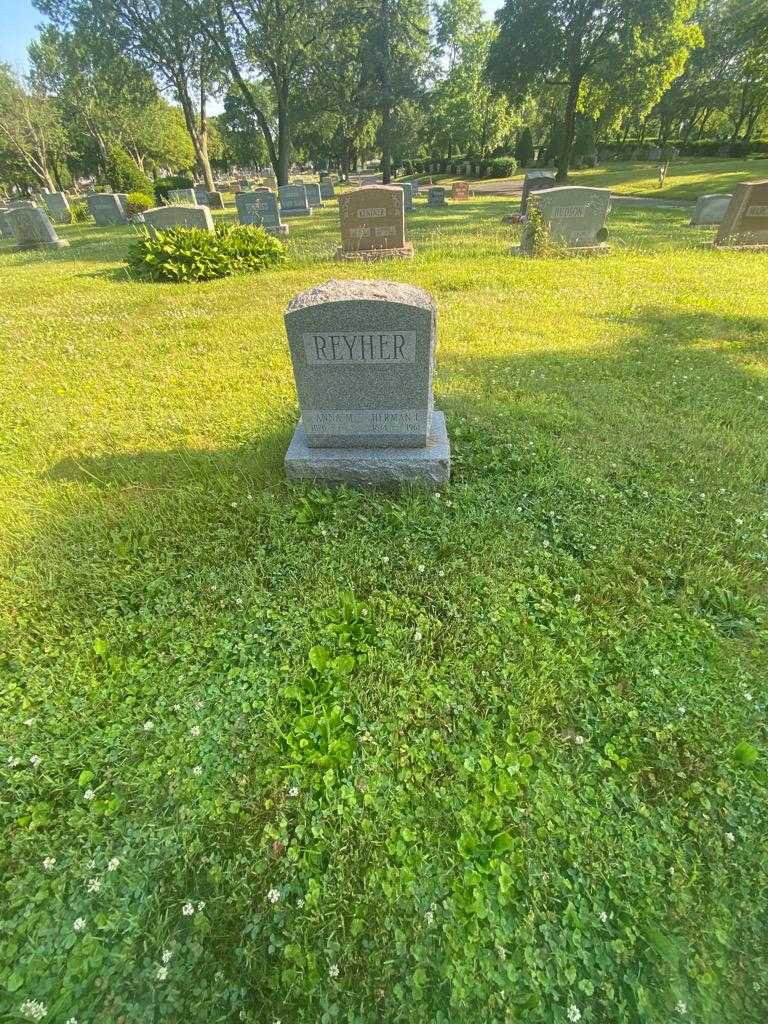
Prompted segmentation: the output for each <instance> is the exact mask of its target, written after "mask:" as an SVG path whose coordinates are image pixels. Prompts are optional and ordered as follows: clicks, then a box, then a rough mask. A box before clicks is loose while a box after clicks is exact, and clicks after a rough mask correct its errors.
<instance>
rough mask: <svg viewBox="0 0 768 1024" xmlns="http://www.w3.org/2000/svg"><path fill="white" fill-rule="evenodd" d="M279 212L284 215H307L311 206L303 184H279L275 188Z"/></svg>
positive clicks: (310, 211)
mask: <svg viewBox="0 0 768 1024" xmlns="http://www.w3.org/2000/svg"><path fill="white" fill-rule="evenodd" d="M277 194H278V196H279V198H280V213H281V214H282V215H283V216H284V217H309V215H310V214H311V213H312V208H311V207H310V205H309V200H308V199H307V190H306V188H305V187H304V185H281V186H280V188H279V189H278V190H277Z"/></svg>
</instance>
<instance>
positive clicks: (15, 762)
mask: <svg viewBox="0 0 768 1024" xmlns="http://www.w3.org/2000/svg"><path fill="white" fill-rule="evenodd" d="M20 764H21V758H20V757H13V756H11V757H9V758H8V767H9V768H18V767H19V765H20Z"/></svg>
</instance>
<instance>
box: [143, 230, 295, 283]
mask: <svg viewBox="0 0 768 1024" xmlns="http://www.w3.org/2000/svg"><path fill="white" fill-rule="evenodd" d="M286 258H287V257H286V252H285V246H284V245H283V244H282V242H280V241H278V239H276V238H273V237H272V235H268V234H267V232H266V231H265V230H264V229H263V228H261V227H256V226H254V225H246V224H239V225H232V224H220V225H218V224H217V225H216V228H215V230H214V231H213V232H211V231H204V230H203V229H202V228H169V229H167V230H165V231H158V230H155V231H154V232H152V233H151V234H150V233H149V232H148V231H144V232H143V233H142V234H141V235H140V236H139V238H138V239H137V241H136V243H135V244H134V245H133V247H132V249H131V251H130V254H129V257H128V263H129V266H130V267H131V268H132V269H133V270H134V271H135V272H136V273H137V274H138V275H139V277H141V278H144V279H145V280H149V281H173V282H176V283H181V282H187V281H213V280H215V279H216V278H220V277H232V276H233V275H234V274H248V273H255V272H257V271H259V270H266V269H267V268H269V267H274V266H278V265H279V264H281V263H284V262H285V261H286Z"/></svg>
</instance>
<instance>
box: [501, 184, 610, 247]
mask: <svg viewBox="0 0 768 1024" xmlns="http://www.w3.org/2000/svg"><path fill="white" fill-rule="evenodd" d="M536 205H537V207H538V210H539V213H540V214H541V218H542V220H543V222H544V224H545V225H546V228H547V233H548V236H549V238H550V239H551V240H552V241H553V242H555V243H556V244H560V245H565V246H567V247H568V248H569V249H581V250H592V251H594V250H601V251H605V250H607V248H608V246H607V244H606V239H607V238H608V229H607V228H606V226H605V220H606V217H607V216H608V214H609V212H610V209H611V193H610V190H609V189H607V188H585V187H583V186H581V185H562V186H560V187H558V188H550V189H547V190H546V191H543V192H538V193H537V194H536ZM529 212H530V204H529ZM520 252H522V253H523V254H527V255H531V253H532V252H533V227H532V225H531V224H527V225H526V227H525V228H524V229H523V240H522V244H521V247H520Z"/></svg>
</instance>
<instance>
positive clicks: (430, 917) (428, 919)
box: [424, 910, 435, 924]
mask: <svg viewBox="0 0 768 1024" xmlns="http://www.w3.org/2000/svg"><path fill="white" fill-rule="evenodd" d="M424 920H425V921H426V922H427V924H434V920H435V915H434V912H433V911H432V910H428V911H427V912H426V914H425V915H424Z"/></svg>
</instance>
